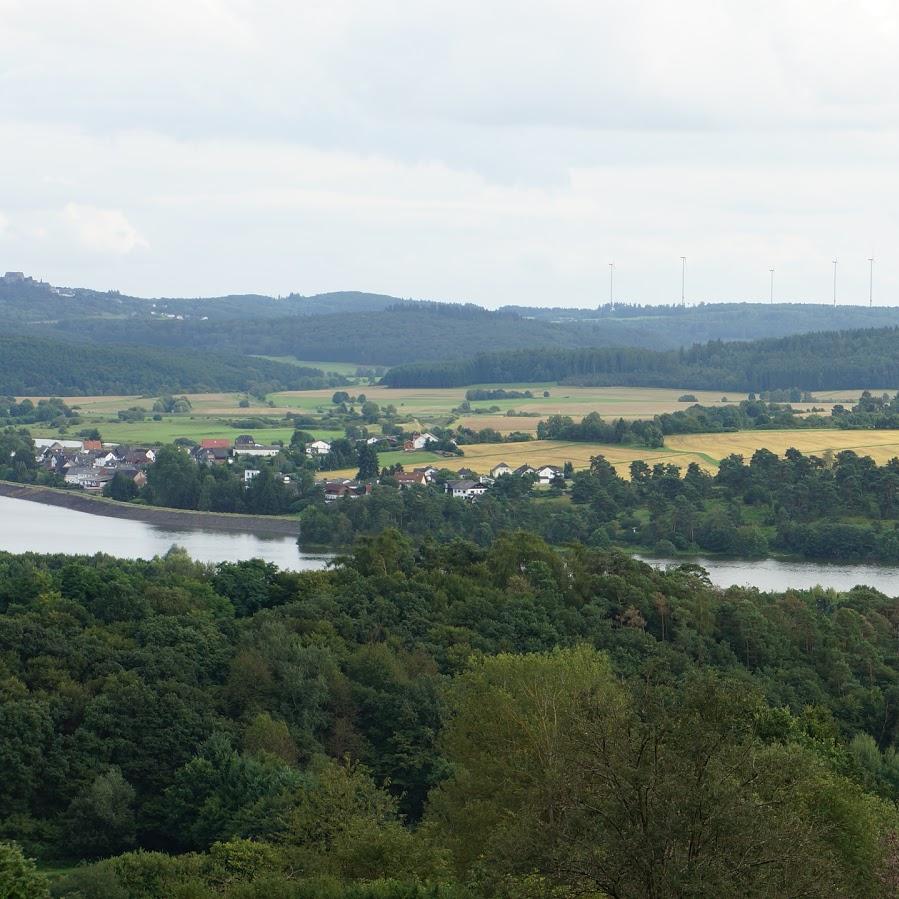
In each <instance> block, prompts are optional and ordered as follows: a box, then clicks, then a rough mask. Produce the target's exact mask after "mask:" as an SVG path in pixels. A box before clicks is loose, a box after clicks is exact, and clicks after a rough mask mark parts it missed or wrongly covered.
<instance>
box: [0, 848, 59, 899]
mask: <svg viewBox="0 0 899 899" xmlns="http://www.w3.org/2000/svg"><path fill="white" fill-rule="evenodd" d="M0 896H2V897H3V899H43V897H45V896H46V897H49V896H50V890H49V886H48V882H47V878H46V877H44V875H43V874H41V873H40V872H39V871H38V870H37V868H36V867H35V865H34V859H30V858H26V857H25V855H24V853H23V852H22V850H21V848H19V844H18V843H0Z"/></svg>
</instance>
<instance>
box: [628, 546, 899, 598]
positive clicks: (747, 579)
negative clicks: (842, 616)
mask: <svg viewBox="0 0 899 899" xmlns="http://www.w3.org/2000/svg"><path fill="white" fill-rule="evenodd" d="M636 558H638V559H640V560H641V561H643V562H647V563H648V564H650V565H652V566H654V567H656V568H666V567H668V566H669V565H678V564H680V563H681V562H693V563H695V564H696V565H701V566H702V567H703V568H705V569H706V571H708V573H709V577H710V578H711V580H712V583H713V584H717V585H718V586H719V587H731V586H734V585H736V586H738V587H758V588H759V590H768V591H783V590H788V589H790V588H793V589H795V590H805V589H808V588H810V587H817V586H821V587H832V588H833V589H834V590H851V589H852V588H853V587H855V586H857V585H859V584H864V585H866V586H868V587H874V588H875V589H877V590H880V591H881V592H882V593H886V594H887V595H888V596H897V595H899V568H896V567H894V566H888V565H840V564H835V563H830V562H783V561H780V560H778V559H754V560H749V559H704V558H690V559H677V560H673V559H657V558H653V557H650V556H637V557H636Z"/></svg>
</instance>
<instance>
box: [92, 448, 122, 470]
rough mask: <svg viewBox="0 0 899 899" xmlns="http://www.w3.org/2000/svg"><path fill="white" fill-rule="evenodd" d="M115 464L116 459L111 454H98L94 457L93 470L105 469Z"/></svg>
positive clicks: (113, 454) (114, 455)
mask: <svg viewBox="0 0 899 899" xmlns="http://www.w3.org/2000/svg"><path fill="white" fill-rule="evenodd" d="M116 462H118V457H117V456H116V454H115V453H113V452H108V453H100V454H98V455H96V456H94V468H107V467H108V466H110V465H115V464H116Z"/></svg>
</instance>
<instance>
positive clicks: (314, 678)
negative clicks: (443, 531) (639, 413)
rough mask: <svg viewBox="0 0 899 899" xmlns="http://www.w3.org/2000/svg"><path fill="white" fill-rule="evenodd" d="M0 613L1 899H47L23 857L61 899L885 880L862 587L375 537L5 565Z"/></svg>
mask: <svg viewBox="0 0 899 899" xmlns="http://www.w3.org/2000/svg"><path fill="white" fill-rule="evenodd" d="M0 613H2V614H0V687H2V703H0V764H2V770H3V772H4V776H3V778H2V780H0V809H2V813H0V814H2V819H0V839H2V840H6V841H7V842H0V887H6V888H7V889H8V890H9V892H8V893H7V894H8V895H21V896H27V897H29V899H31V897H41V896H46V895H48V892H47V888H46V886H45V883H44V882H43V881H42V876H41V875H40V874H39V873H38V872H36V871H35V870H34V868H33V866H31V865H30V864H29V863H28V862H27V861H26V860H25V859H24V857H23V855H28V856H37V857H38V858H39V859H41V860H42V861H43V862H47V861H56V862H68V863H69V864H71V863H72V862H73V861H75V860H78V859H85V860H93V859H106V860H105V861H100V862H98V863H96V864H92V865H86V866H79V867H75V868H70V869H69V871H68V872H67V873H66V874H64V875H63V876H61V877H60V878H58V879H57V880H56V881H55V882H54V884H53V894H54V895H55V896H67V897H71V899H76V897H82V899H83V897H123V899H124V897H129V899H143V897H153V899H163V897H165V899H169V897H173V899H178V897H182V899H187V897H191V899H204V897H213V896H222V895H224V896H229V897H234V899H237V897H242V899H247V897H257V899H262V897H267V899H268V897H284V899H288V897H295V899H300V897H305V899H425V897H430V899H476V897H484V896H495V897H503V899H537V897H549V896H552V897H560V899H568V897H574V896H583V895H607V896H611V897H621V899H630V897H634V899H636V897H647V896H650V897H658V899H661V897H709V899H711V897H720V896H725V895H737V894H739V895H744V896H789V895H796V896H807V897H835V896H837V897H886V896H892V895H895V890H896V887H897V884H899V880H897V877H899V852H897V837H896V833H897V828H899V816H897V813H896V810H895V804H894V803H895V800H896V798H897V797H899V759H897V757H896V754H895V751H894V747H895V744H896V740H897V737H899V673H897V672H899V667H897V663H899V658H897V649H896V640H895V631H896V627H897V623H899V607H897V605H896V601H895V600H893V599H889V598H887V597H886V596H883V595H881V594H879V593H877V592H876V591H872V590H869V589H865V588H857V589H855V590H853V591H850V592H849V593H846V594H843V595H837V594H834V593H829V592H824V591H820V590H817V591H806V592H802V591H791V592H790V593H789V594H787V595H779V594H763V593H759V592H757V591H754V590H740V589H731V590H728V591H720V590H717V589H714V588H712V587H711V586H710V585H709V584H708V581H707V580H706V579H705V578H704V576H703V573H702V571H701V570H696V569H693V568H691V567H690V566H686V567H684V568H681V569H678V570H674V571H671V572H665V573H663V572H658V571H654V570H652V569H651V568H649V566H646V565H644V564H642V563H639V562H634V561H631V560H629V559H627V558H626V557H624V556H621V555H616V554H609V553H606V552H600V551H596V550H589V549H585V548H583V547H582V548H579V549H578V550H576V551H574V552H571V553H567V554H565V555H560V554H558V553H556V552H554V551H552V550H551V549H550V548H549V547H547V546H546V545H545V544H543V543H542V542H541V541H540V540H539V539H538V538H536V537H534V536H531V535H528V534H523V533H513V534H507V535H503V536H500V537H498V538H497V539H496V540H494V541H492V542H491V543H489V544H488V545H486V546H483V547H479V546H477V545H475V544H472V543H469V542H465V541H453V542H450V543H449V544H446V545H439V544H436V543H434V542H432V541H428V540H426V541H424V542H423V543H421V544H419V545H417V546H416V545H415V544H413V543H412V542H410V541H409V540H408V539H406V538H404V537H402V536H401V535H400V534H399V533H397V532H395V531H386V532H384V533H382V534H380V535H379V536H377V537H376V538H373V539H369V540H364V541H362V542H361V543H360V544H359V545H358V546H357V548H356V550H355V551H354V553H353V554H352V555H351V556H349V557H348V558H346V559H344V560H343V561H342V562H341V563H340V564H339V565H338V566H337V567H336V568H334V569H332V570H330V571H325V572H302V573H288V572H283V571H278V570H277V569H275V568H274V566H271V565H269V564H266V563H263V562H259V561H254V562H242V563H236V564H235V563H224V564H221V565H218V566H216V568H215V569H210V568H209V567H208V566H202V565H197V564H194V563H192V562H191V561H190V560H189V559H188V558H186V557H185V556H184V555H183V554H182V553H180V552H177V551H173V552H171V553H169V554H168V555H167V556H166V557H165V558H160V559H156V560H154V561H150V562H143V561H116V560H112V559H110V558H108V557H103V556H97V557H94V558H84V557H81V558H76V557H70V556H64V555H58V556H44V557H41V556H34V555H28V556H14V555H9V554H0ZM647 750H649V751H647ZM9 841H13V842H9ZM10 884H17V885H18V887H19V888H20V890H21V891H20V892H19V893H13V892H12V889H11V888H10V886H9V885H10Z"/></svg>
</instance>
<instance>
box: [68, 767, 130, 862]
mask: <svg viewBox="0 0 899 899" xmlns="http://www.w3.org/2000/svg"><path fill="white" fill-rule="evenodd" d="M134 799H135V792H134V788H133V787H132V786H131V784H129V783H128V781H126V780H125V778H124V777H122V772H121V771H120V770H119V769H118V768H115V767H111V768H109V769H108V770H107V771H105V772H103V773H102V774H98V775H97V776H96V777H95V778H94V780H93V781H92V782H91V783H90V784H86V785H85V786H84V787H83V788H82V790H81V791H80V792H79V793H78V794H77V795H76V796H75V798H74V799H73V800H72V802H71V804H70V805H69V810H68V814H67V819H68V821H67V824H68V830H69V837H68V843H69V846H70V847H71V849H72V850H73V851H74V852H76V853H77V854H78V855H80V856H82V857H87V858H91V857H97V856H104V855H113V854H114V853H116V852H121V851H123V850H124V849H130V848H132V847H133V846H134V843H135V822H134Z"/></svg>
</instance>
